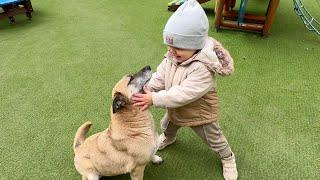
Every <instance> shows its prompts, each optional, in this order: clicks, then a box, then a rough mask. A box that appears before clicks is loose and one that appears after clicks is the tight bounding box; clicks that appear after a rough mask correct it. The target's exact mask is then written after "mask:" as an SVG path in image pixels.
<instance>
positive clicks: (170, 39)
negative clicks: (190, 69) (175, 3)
mask: <svg viewBox="0 0 320 180" xmlns="http://www.w3.org/2000/svg"><path fill="white" fill-rule="evenodd" d="M208 30H209V22H208V18H207V16H206V13H205V12H204V10H203V8H202V7H201V5H200V4H199V3H198V1H196V0H189V1H187V2H185V3H184V4H182V5H181V6H180V7H179V8H178V9H177V11H176V12H175V13H173V14H172V16H171V17H170V18H169V20H168V22H167V24H166V26H165V28H164V30H163V40H164V44H167V45H170V46H173V47H177V48H182V49H192V50H194V49H202V48H203V47H204V45H205V42H206V39H207V37H208Z"/></svg>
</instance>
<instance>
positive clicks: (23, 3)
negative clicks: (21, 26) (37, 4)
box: [0, 0, 33, 24]
mask: <svg viewBox="0 0 320 180" xmlns="http://www.w3.org/2000/svg"><path fill="white" fill-rule="evenodd" d="M0 7H1V8H2V9H3V12H2V13H0V19H5V18H9V22H10V24H14V23H15V19H14V16H16V15H18V14H26V15H27V17H28V18H29V19H31V18H32V12H33V8H32V5H31V1H30V0H0Z"/></svg>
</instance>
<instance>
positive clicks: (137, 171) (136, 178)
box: [130, 165, 146, 180]
mask: <svg viewBox="0 0 320 180" xmlns="http://www.w3.org/2000/svg"><path fill="white" fill-rule="evenodd" d="M145 167H146V165H143V166H137V167H135V168H134V169H133V170H132V171H131V172H130V176H131V180H143V173H144V168H145Z"/></svg>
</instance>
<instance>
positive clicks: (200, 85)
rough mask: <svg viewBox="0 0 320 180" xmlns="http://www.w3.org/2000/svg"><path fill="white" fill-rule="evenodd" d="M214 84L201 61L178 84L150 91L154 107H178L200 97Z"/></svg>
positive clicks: (211, 76)
mask: <svg viewBox="0 0 320 180" xmlns="http://www.w3.org/2000/svg"><path fill="white" fill-rule="evenodd" d="M214 85H215V81H214V79H213V75H212V74H211V72H210V71H209V70H208V69H207V68H206V67H205V66H204V65H203V64H202V63H197V67H196V69H195V70H194V71H192V72H191V73H190V74H189V75H188V77H187V78H186V79H185V80H184V81H183V82H182V83H181V84H180V85H176V86H172V87H171V88H170V89H169V90H161V91H159V92H152V100H153V104H154V106H156V107H163V108H178V107H181V106H184V105H186V104H189V103H191V102H193V101H195V100H197V99H199V98H201V97H202V96H203V95H205V94H206V93H207V92H208V91H209V90H211V89H212V88H213V87H214Z"/></svg>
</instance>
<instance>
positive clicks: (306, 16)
mask: <svg viewBox="0 0 320 180" xmlns="http://www.w3.org/2000/svg"><path fill="white" fill-rule="evenodd" d="M293 4H294V11H295V12H296V13H297V15H298V16H299V17H300V18H301V20H302V22H303V23H304V25H305V26H306V28H307V29H308V30H309V31H313V32H315V33H317V34H318V35H319V36H320V23H319V22H318V21H317V20H316V19H315V18H314V17H313V16H312V15H311V14H310V13H309V11H308V10H307V9H306V8H305V7H304V5H303V4H302V2H301V1H300V0H293Z"/></svg>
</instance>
